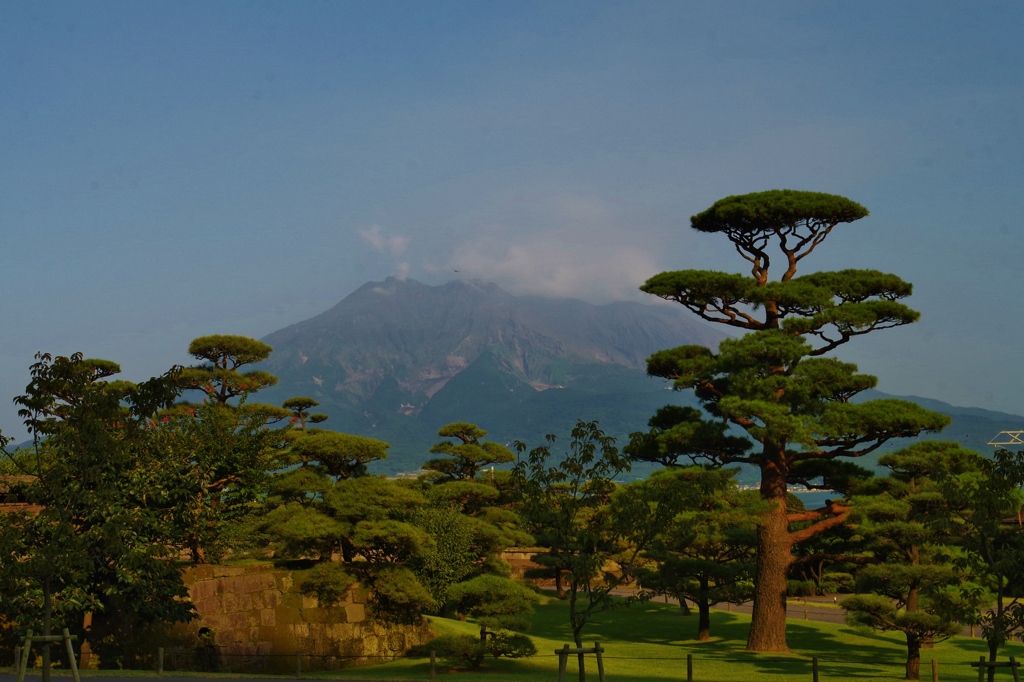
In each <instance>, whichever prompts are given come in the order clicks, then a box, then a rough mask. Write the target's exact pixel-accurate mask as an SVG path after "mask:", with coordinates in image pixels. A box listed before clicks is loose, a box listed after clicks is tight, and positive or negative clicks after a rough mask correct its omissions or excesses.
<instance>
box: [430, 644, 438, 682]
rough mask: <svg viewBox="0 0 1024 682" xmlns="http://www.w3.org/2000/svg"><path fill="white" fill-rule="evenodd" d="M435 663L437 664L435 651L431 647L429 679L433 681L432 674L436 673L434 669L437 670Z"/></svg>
mask: <svg viewBox="0 0 1024 682" xmlns="http://www.w3.org/2000/svg"><path fill="white" fill-rule="evenodd" d="M436 665H437V652H436V651H434V650H433V649H431V650H430V679H431V682H433V679H434V675H435V674H437V673H436V670H437V668H436Z"/></svg>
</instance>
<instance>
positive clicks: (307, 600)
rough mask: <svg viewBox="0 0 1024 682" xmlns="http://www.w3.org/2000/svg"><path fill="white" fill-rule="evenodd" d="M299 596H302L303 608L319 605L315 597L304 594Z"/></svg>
mask: <svg viewBox="0 0 1024 682" xmlns="http://www.w3.org/2000/svg"><path fill="white" fill-rule="evenodd" d="M301 596H302V608H304V609H315V608H316V607H318V606H319V605H320V604H319V602H317V600H316V597H309V596H306V595H301Z"/></svg>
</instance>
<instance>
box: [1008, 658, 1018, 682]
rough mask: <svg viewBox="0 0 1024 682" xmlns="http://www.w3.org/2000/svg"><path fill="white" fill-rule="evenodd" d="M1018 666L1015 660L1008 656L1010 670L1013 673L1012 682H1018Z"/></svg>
mask: <svg viewBox="0 0 1024 682" xmlns="http://www.w3.org/2000/svg"><path fill="white" fill-rule="evenodd" d="M1019 668H1020V664H1019V663H1017V659H1015V658H1014V657H1013V656H1010V670H1011V671H1013V682H1020V672H1019Z"/></svg>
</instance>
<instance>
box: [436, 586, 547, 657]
mask: <svg viewBox="0 0 1024 682" xmlns="http://www.w3.org/2000/svg"><path fill="white" fill-rule="evenodd" d="M448 601H449V603H450V604H452V605H453V606H454V607H455V610H456V611H457V612H458V613H460V614H465V615H469V616H472V617H474V618H476V620H477V622H478V623H480V642H481V644H484V643H486V641H487V637H488V635H490V636H492V637H493V636H494V635H495V634H496V633H495V632H494V630H528V629H529V628H530V621H529V618H528V617H529V616H530V615H531V614H532V613H533V605H534V604H536V603H537V595H536V594H535V593H534V592H532V591H531V590H529V589H528V588H526V587H524V586H523V585H521V584H519V583H517V582H516V581H514V580H509V579H508V578H502V577H500V576H496V575H482V576H478V577H476V578H473V579H472V580H467V581H466V582H463V583H458V584H456V585H452V586H451V587H450V588H449V589H448Z"/></svg>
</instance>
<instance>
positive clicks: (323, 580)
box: [299, 562, 356, 606]
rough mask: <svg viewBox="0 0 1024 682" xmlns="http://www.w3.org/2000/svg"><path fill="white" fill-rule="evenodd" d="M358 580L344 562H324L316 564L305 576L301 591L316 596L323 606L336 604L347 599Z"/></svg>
mask: <svg viewBox="0 0 1024 682" xmlns="http://www.w3.org/2000/svg"><path fill="white" fill-rule="evenodd" d="M355 585H356V580H355V578H353V577H352V576H351V575H350V574H349V573H348V572H346V571H345V567H344V566H343V565H342V564H339V563H336V562H324V563H319V564H317V565H316V566H314V567H313V568H312V569H310V571H309V572H308V573H306V575H305V576H303V579H302V584H301V586H300V587H299V591H300V592H301V593H302V594H304V595H306V596H309V597H316V599H317V601H318V602H319V603H320V605H321V606H334V605H336V604H340V603H341V602H343V601H345V598H346V597H347V596H348V593H349V591H350V590H351V589H352V588H353V587H354V586H355Z"/></svg>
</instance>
